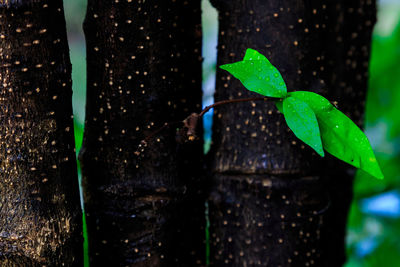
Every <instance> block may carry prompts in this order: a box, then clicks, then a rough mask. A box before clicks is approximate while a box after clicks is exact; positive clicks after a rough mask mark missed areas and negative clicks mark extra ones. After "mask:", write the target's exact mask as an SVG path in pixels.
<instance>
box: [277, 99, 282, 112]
mask: <svg viewBox="0 0 400 267" xmlns="http://www.w3.org/2000/svg"><path fill="white" fill-rule="evenodd" d="M275 106H276V108H277V109H278V110H279V112H280V113H282V114H283V101H282V100H278V101H275Z"/></svg>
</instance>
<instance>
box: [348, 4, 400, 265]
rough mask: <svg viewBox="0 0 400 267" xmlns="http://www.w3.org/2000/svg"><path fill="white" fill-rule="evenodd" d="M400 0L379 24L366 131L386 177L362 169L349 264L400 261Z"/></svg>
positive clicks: (382, 13)
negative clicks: (375, 175)
mask: <svg viewBox="0 0 400 267" xmlns="http://www.w3.org/2000/svg"><path fill="white" fill-rule="evenodd" d="M399 60H400V1H398V2H396V1H381V5H380V9H379V13H378V23H377V25H376V27H375V31H374V35H373V42H372V52H371V62H370V80H369V91H368V99H367V105H366V121H365V122H366V133H367V135H368V136H369V138H370V140H371V143H372V146H373V147H374V150H375V152H376V155H377V159H378V161H379V162H380V165H381V167H382V170H383V173H384V175H385V179H384V180H383V181H382V180H377V179H374V178H372V177H371V176H369V175H368V174H366V173H364V172H358V173H357V176H356V181H355V188H354V201H353V204H352V207H351V212H350V217H349V225H348V238H347V240H348V257H349V260H348V263H347V265H346V267H361V266H363V267H364V266H365V267H375V266H376V267H378V266H380V265H382V264H386V266H400V257H399V255H400V242H399V241H398V240H399V237H400V107H399V105H400V64H399Z"/></svg>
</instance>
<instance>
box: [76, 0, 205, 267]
mask: <svg viewBox="0 0 400 267" xmlns="http://www.w3.org/2000/svg"><path fill="white" fill-rule="evenodd" d="M84 30H85V34H86V41H87V60H88V92H87V99H88V102H87V107H86V128H85V135H84V141H83V149H82V152H81V159H82V170H83V181H84V198H85V209H86V211H87V222H88V233H89V251H90V261H91V263H92V264H93V265H94V266H127V265H129V266H194V265H195V264H200V263H201V260H202V258H203V249H202V247H203V243H202V239H203V238H202V237H203V231H204V230H202V229H201V226H202V224H203V217H204V216H203V215H204V212H203V209H202V207H203V206H204V203H203V201H202V200H201V198H200V195H199V194H200V192H199V191H198V188H199V187H198V178H196V176H198V174H199V171H198V169H199V166H200V158H201V155H202V144H201V142H199V141H198V142H193V143H190V144H182V145H181V144H178V143H177V141H176V139H175V127H176V126H175V125H174V126H172V127H169V128H168V127H167V128H166V129H164V130H163V131H161V132H160V133H158V134H156V135H155V136H154V137H153V138H152V139H151V140H149V141H148V142H147V145H146V146H145V147H144V146H143V147H141V148H140V149H139V151H140V153H139V155H138V153H137V152H138V151H137V150H138V148H139V145H140V142H141V140H143V139H144V138H145V137H146V136H149V135H151V134H152V133H153V132H154V131H155V130H157V129H158V128H160V127H161V126H162V125H163V124H164V123H165V122H171V121H180V120H182V119H184V118H185V117H186V116H188V115H189V114H190V113H192V112H198V111H199V110H200V108H201V104H200V103H201V27H200V1H197V0H191V1H185V0H166V1H155V0H147V1H144V0H142V1H140V0H139V1H125V0H124V1H106V0H102V1H99V0H90V1H89V4H88V11H87V15H86V20H85V23H84ZM142 149H143V151H142Z"/></svg>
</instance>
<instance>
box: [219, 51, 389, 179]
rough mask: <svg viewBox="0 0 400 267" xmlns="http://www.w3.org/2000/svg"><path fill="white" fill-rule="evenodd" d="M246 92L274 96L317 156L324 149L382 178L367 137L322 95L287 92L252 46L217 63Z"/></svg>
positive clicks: (294, 130)
mask: <svg viewBox="0 0 400 267" xmlns="http://www.w3.org/2000/svg"><path fill="white" fill-rule="evenodd" d="M220 68H221V69H224V70H226V71H228V72H229V73H230V74H232V75H233V76H234V77H236V78H237V79H239V80H240V81H241V82H242V84H243V85H244V86H245V87H246V88H247V89H248V90H250V91H253V92H256V93H258V94H261V95H263V96H265V97H270V98H274V101H275V104H276V106H277V108H278V109H279V111H280V112H282V113H283V115H284V117H285V120H286V122H287V124H288V126H289V128H290V129H291V130H292V131H293V133H294V134H295V135H296V136H297V137H298V138H299V139H300V140H302V141H303V142H304V143H306V144H307V145H309V146H310V147H311V148H313V149H314V150H315V151H316V152H317V153H318V154H319V155H320V156H322V157H323V156H324V150H325V151H327V152H328V153H330V154H332V155H333V156H335V157H337V158H338V159H340V160H343V161H344V162H346V163H348V164H350V165H353V166H355V167H357V168H360V169H362V170H364V171H366V172H367V173H369V174H371V175H372V176H375V177H376V178H379V179H382V178H383V174H382V171H381V169H380V167H379V164H378V162H377V160H376V158H375V155H374V152H373V151H372V148H371V145H370V143H369V141H368V138H367V136H366V135H365V134H364V133H363V132H362V131H361V129H360V128H358V126H357V125H356V124H355V123H354V122H353V121H352V120H351V119H349V118H348V117H347V116H346V115H345V114H343V113H342V112H341V111H339V110H338V109H336V108H335V107H334V106H333V105H332V104H331V103H330V102H329V101H328V100H327V99H326V98H324V97H322V96H321V95H319V94H316V93H313V92H307V91H295V92H289V93H288V92H287V87H286V84H285V82H284V80H283V78H282V76H281V74H280V73H279V71H278V70H277V69H276V68H275V67H274V66H273V65H272V64H271V63H270V62H269V60H268V59H267V58H266V57H265V56H264V55H262V54H260V53H259V52H257V51H256V50H253V49H247V51H246V54H245V56H244V58H243V60H242V61H239V62H235V63H232V64H226V65H222V66H220Z"/></svg>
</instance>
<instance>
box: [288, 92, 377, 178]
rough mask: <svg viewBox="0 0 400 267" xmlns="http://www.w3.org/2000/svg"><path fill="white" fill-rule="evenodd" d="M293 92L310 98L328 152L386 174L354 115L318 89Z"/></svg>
mask: <svg viewBox="0 0 400 267" xmlns="http://www.w3.org/2000/svg"><path fill="white" fill-rule="evenodd" d="M289 96H291V97H294V98H297V99H299V100H302V101H304V102H306V103H307V104H308V106H309V107H310V108H311V109H312V110H313V111H314V113H315V115H316V117H317V120H318V124H319V127H320V131H321V138H322V144H323V147H324V149H325V150H326V151H327V152H329V153H330V154H332V155H333V156H335V157H337V158H339V159H341V160H343V161H344V162H347V163H349V164H351V165H353V166H355V167H357V168H360V169H362V170H364V171H366V172H367V173H369V174H371V175H373V176H375V177H376V178H379V179H382V178H383V174H382V171H381V169H380V167H379V164H378V162H377V160H376V158H375V155H374V152H373V151H372V148H371V145H370V143H369V141H368V138H367V136H366V135H365V134H364V133H363V132H362V131H361V129H360V128H358V126H357V125H356V124H355V123H354V122H353V121H352V120H351V119H349V118H348V117H347V116H346V115H344V114H343V113H342V112H340V111H339V110H337V109H336V108H335V107H334V106H333V105H332V104H331V103H330V102H329V101H328V100H327V99H326V98H324V97H322V96H320V95H318V94H316V93H313V92H306V91H298V92H291V93H289Z"/></svg>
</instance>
